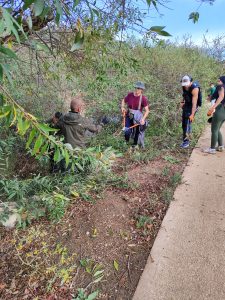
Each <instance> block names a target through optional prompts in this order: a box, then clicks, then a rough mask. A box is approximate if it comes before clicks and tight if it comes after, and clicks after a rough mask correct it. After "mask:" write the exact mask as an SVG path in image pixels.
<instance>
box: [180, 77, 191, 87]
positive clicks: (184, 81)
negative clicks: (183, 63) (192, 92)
mask: <svg viewBox="0 0 225 300" xmlns="http://www.w3.org/2000/svg"><path fill="white" fill-rule="evenodd" d="M190 83H191V78H190V77H189V76H188V75H185V76H183V77H182V79H181V85H182V86H187V85H189V84H190Z"/></svg>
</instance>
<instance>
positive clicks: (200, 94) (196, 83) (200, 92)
mask: <svg viewBox="0 0 225 300" xmlns="http://www.w3.org/2000/svg"><path fill="white" fill-rule="evenodd" d="M195 88H198V89H199V93H198V101H197V107H198V106H199V107H201V106H202V91H201V87H200V85H199V83H198V81H194V82H193V83H192V86H191V89H190V91H191V92H192V90H193V89H195Z"/></svg>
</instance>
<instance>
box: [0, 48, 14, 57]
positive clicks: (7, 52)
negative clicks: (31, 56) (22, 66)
mask: <svg viewBox="0 0 225 300" xmlns="http://www.w3.org/2000/svg"><path fill="white" fill-rule="evenodd" d="M0 52H2V53H4V54H5V55H7V56H9V57H10V58H15V59H17V58H18V57H17V55H16V53H15V52H14V51H12V50H11V49H9V48H5V47H3V46H0Z"/></svg>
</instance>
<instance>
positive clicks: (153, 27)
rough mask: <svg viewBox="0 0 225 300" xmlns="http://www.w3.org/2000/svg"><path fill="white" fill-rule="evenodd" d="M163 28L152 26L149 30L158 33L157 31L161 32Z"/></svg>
mask: <svg viewBox="0 0 225 300" xmlns="http://www.w3.org/2000/svg"><path fill="white" fill-rule="evenodd" d="M165 27H166V26H152V27H151V28H150V29H149V30H151V31H155V32H158V31H161V30H163V29H164V28H165Z"/></svg>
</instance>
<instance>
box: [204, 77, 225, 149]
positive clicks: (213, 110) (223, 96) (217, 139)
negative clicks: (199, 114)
mask: <svg viewBox="0 0 225 300" xmlns="http://www.w3.org/2000/svg"><path fill="white" fill-rule="evenodd" d="M211 98H212V99H216V102H215V103H214V104H213V106H211V107H210V109H209V111H208V113H207V116H211V115H213V116H212V123H211V133H212V134H211V146H210V148H207V149H204V150H203V152H204V153H209V154H215V153H216V151H221V152H222V151H223V150H224V143H223V137H222V134H221V132H220V128H221V127H222V125H223V123H224V121H225V76H221V77H219V79H218V86H217V88H216V91H215V92H214V94H213V95H212V96H211ZM217 143H218V146H217V147H216V145H217Z"/></svg>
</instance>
